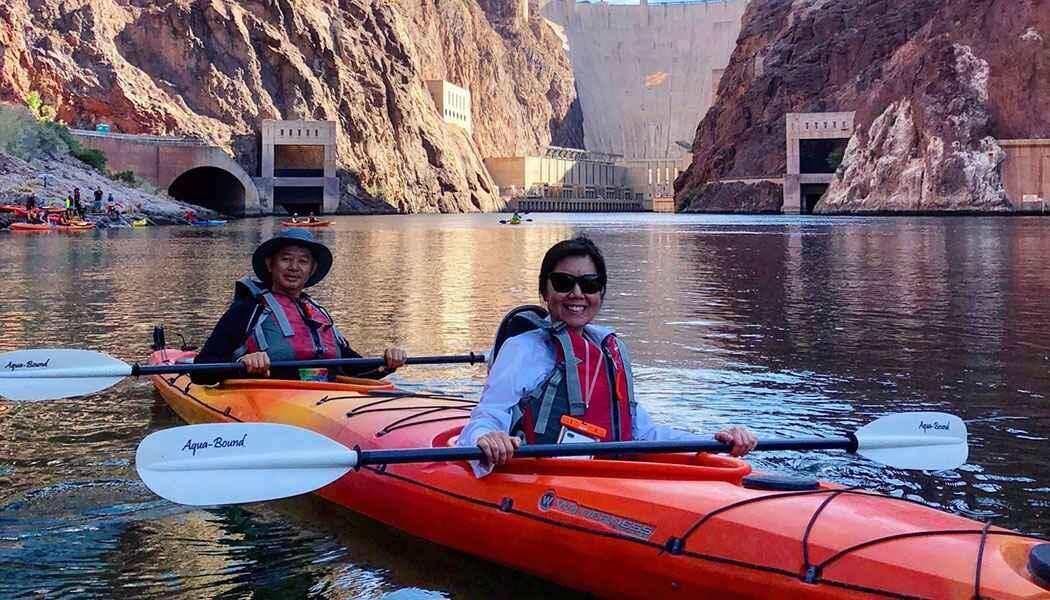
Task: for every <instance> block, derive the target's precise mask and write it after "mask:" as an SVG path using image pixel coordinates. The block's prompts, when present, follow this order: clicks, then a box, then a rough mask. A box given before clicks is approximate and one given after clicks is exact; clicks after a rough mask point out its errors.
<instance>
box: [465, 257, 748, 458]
mask: <svg viewBox="0 0 1050 600" xmlns="http://www.w3.org/2000/svg"><path fill="white" fill-rule="evenodd" d="M606 277H607V276H606V270H605V259H604V258H603V257H602V254H601V251H600V250H598V247H597V246H595V245H594V243H593V242H592V241H590V240H589V239H587V238H584V237H578V238H576V239H572V240H565V241H561V242H558V243H557V244H555V245H554V246H553V247H551V249H550V250H548V251H547V254H546V255H545V256H544V257H543V263H542V265H541V267H540V277H539V291H540V295H541V296H542V297H543V300H544V301H545V302H546V304H547V312H548V313H549V317H547V318H543V317H542V316H541V315H540V314H538V313H536V312H529V311H521V310H520V309H519V310H516V311H513V312H512V313H511V315H509V316H508V319H505V322H506V321H508V320H510V319H517V320H518V322H519V323H521V322H524V323H526V325H525V329H527V330H526V331H525V332H524V333H520V334H519V335H515V336H513V337H510V338H508V339H507V340H506V341H505V342H504V343H503V344H502V346H500V347H497V348H494V349H493V350H494V352H495V353H496V356H495V358H494V359H493V363H492V365H491V369H490V371H489V376H488V380H487V382H486V383H485V389H484V391H483V392H482V394H481V401H480V402H479V403H478V405H477V407H475V408H474V410H473V412H472V413H471V417H470V421H469V422H468V423H467V425H466V427H464V428H463V431H462V432H461V433H460V435H459V439H458V441H457V444H458V445H460V446H477V447H479V448H481V451H482V452H483V453H484V455H485V461H484V462H483V463H474V465H473V466H474V472H475V474H477V475H478V476H479V477H480V476H482V475H485V474H487V473H488V472H490V471H491V470H492V467H493V466H494V465H501V464H504V463H506V462H507V461H508V460H510V459H511V457H512V456H513V455H514V450H515V449H517V448H518V447H519V446H520V445H521V443H522V439H523V438H524V440H525V441H527V442H528V443H565V442H571V441H586V442H590V441H614V440H650V441H657V440H687V439H701V438H700V437H699V436H697V435H695V434H692V433H688V432H685V431H679V430H676V429H673V428H671V427H667V426H664V425H657V424H655V423H653V422H652V420H651V419H650V417H649V415H648V414H647V413H646V412H645V409H644V408H642V406H641V405H640V404H638V403H637V402H636V399H635V397H634V382H633V380H632V376H631V368H630V358H629V356H628V354H627V349H626V347H625V346H624V345H623V342H621V341H620V340H619V339H618V338H617V337H616V336H615V335H614V334H613V333H612V331H610V330H608V329H605V328H602V327H598V326H596V325H592V324H591V321H592V320H593V319H594V317H595V316H597V315H598V311H599V310H600V309H601V306H602V301H603V299H604V297H605V291H606V283H607V279H606ZM502 329H503V327H502V326H501V330H502ZM497 343H498V341H497ZM569 353H571V354H572V355H573V356H574V358H575V361H576V363H577V364H576V366H575V367H574V368H573V367H570V368H566V366H565V359H564V356H566V355H567V354H569ZM610 368H611V371H612V372H611V373H609V369H610ZM714 438H715V439H716V440H718V441H720V442H723V443H726V444H731V445H732V452H731V453H732V455H733V456H743V455H744V454H747V453H748V452H750V451H751V450H752V449H753V448H754V447H755V444H756V443H757V442H758V440H757V439H756V438H755V436H754V435H753V434H752V433H751V432H750V431H748V430H747V428H745V427H742V426H739V425H735V426H732V427H727V428H725V429H723V430H721V431H719V432H718V433H716V434H715V435H714Z"/></svg>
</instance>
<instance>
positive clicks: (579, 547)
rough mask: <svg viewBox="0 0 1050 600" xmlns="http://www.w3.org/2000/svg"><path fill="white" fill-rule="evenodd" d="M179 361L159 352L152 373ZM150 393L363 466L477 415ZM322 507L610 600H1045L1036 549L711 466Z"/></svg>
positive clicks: (383, 495) (370, 388)
mask: <svg viewBox="0 0 1050 600" xmlns="http://www.w3.org/2000/svg"><path fill="white" fill-rule="evenodd" d="M192 357H193V353H188V352H178V351H173V350H163V351H160V352H155V353H154V354H153V355H152V356H151V357H150V364H168V363H174V362H176V361H187V360H190V361H191V360H192ZM152 379H153V383H154V385H155V386H156V388H157V390H158V391H159V392H160V394H161V396H162V397H163V398H164V399H165V401H167V403H168V404H169V405H170V406H171V407H172V408H173V409H174V410H175V412H177V413H178V414H179V415H180V416H181V417H182V418H183V419H185V420H186V421H187V422H189V423H222V422H266V423H277V424H285V425H295V426H298V427H301V428H305V429H308V430H312V431H314V432H317V433H320V434H322V435H324V436H327V437H328V438H330V439H332V440H335V441H337V442H339V443H340V444H342V445H343V446H345V447H346V448H355V447H359V448H360V449H361V450H365V451H370V450H384V449H401V448H420V447H423V448H442V447H446V446H449V445H451V444H454V440H455V437H456V435H457V434H458V433H459V431H460V429H461V428H462V426H463V424H464V423H465V422H466V420H467V419H468V418H469V415H470V410H471V408H472V407H473V406H474V404H475V402H474V401H472V400H469V399H465V398H462V397H457V396H447V395H442V394H434V393H427V394H420V393H413V392H410V391H405V390H400V389H398V388H395V387H394V386H392V385H390V384H388V383H385V382H379V381H369V380H355V379H349V378H344V379H342V380H341V381H339V382H335V383H328V382H304V381H279V380H247V379H246V380H231V381H226V382H224V383H222V384H220V385H217V386H197V385H193V384H191V383H190V380H189V377H187V376H185V375H178V376H175V375H164V376H162V375H155V376H153V378H152ZM217 439H219V440H221V438H217ZM293 475H294V471H293V472H291V473H290V474H289V477H292V476H293ZM799 479H802V481H799ZM317 493H318V494H319V495H320V496H322V497H324V498H326V499H328V500H331V501H332V502H335V503H337V504H340V505H342V506H345V507H347V508H349V509H351V510H354V511H356V512H359V513H361V514H364V515H367V516H369V517H371V518H373V519H376V520H378V521H381V522H383V523H386V524H388V525H390V526H391V527H395V528H397V529H400V530H402V531H406V532H408V533H410V534H412V535H416V536H419V537H422V538H425V539H427V540H431V541H433V542H435V543H438V544H441V545H444V546H448V547H451V548H455V549H457V550H461V551H463V552H467V553H470V554H474V555H476V556H480V557H483V558H486V559H489V560H492V561H495V562H498V563H501V564H504V565H507V566H510V567H513V568H516V569H520V570H523V571H527V572H530V573H533V574H535V575H538V576H540V577H543V578H546V579H548V580H551V581H555V582H558V583H560V584H562V585H565V586H569V587H572V588H576V589H579V590H582V591H585V592H589V593H592V594H596V595H598V596H602V597H608V598H644V599H649V598H681V599H683V600H686V599H690V600H691V599H694V598H696V599H700V598H720V599H729V598H751V599H781V598H825V599H831V598H958V599H960V600H970V599H972V598H974V597H980V598H995V599H997V600H1020V599H1026V600H1034V599H1036V598H1043V599H1046V598H1050V584H1048V583H1047V582H1045V581H1044V582H1040V581H1039V580H1038V579H1037V578H1036V577H1035V576H1034V575H1033V574H1032V572H1030V570H1029V569H1030V568H1032V567H1031V565H1035V569H1036V570H1037V571H1039V570H1040V569H1042V568H1044V567H1043V565H1044V563H1043V562H1041V561H1042V558H1040V557H1041V556H1043V555H1044V554H1050V544H1045V543H1042V540H1039V539H1037V538H1033V537H1029V536H1025V535H1022V534H1019V533H1016V532H1013V531H1009V530H1006V529H1002V528H999V527H989V526H986V525H985V524H983V523H978V522H976V521H972V520H970V519H966V518H964V517H960V516H957V515H953V514H949V513H945V512H941V511H938V510H934V509H932V508H929V507H927V506H925V505H922V504H919V503H916V502H910V501H907V500H903V499H900V498H891V497H888V496H883V495H880V494H877V493H874V492H868V491H864V490H859V489H852V488H843V487H841V486H837V485H834V484H830V483H826V482H818V481H817V480H815V479H813V480H809V479H806V478H784V477H777V476H773V475H772V474H768V473H767V474H757V473H752V471H751V466H750V465H749V464H748V463H747V462H744V461H742V460H738V459H733V458H729V457H724V456H717V455H710V454H646V455H640V456H635V457H621V458H620V459H617V460H599V459H592V460H569V459H559V458H539V459H515V460H513V461H511V463H510V464H508V465H506V466H504V467H500V468H499V469H497V470H496V472H495V473H493V474H491V475H489V476H487V477H485V478H483V479H478V478H475V477H474V475H473V473H472V472H471V471H470V469H469V467H468V465H467V463H465V462H423V463H405V464H386V465H379V466H364V467H361V468H360V469H359V470H356V471H354V470H351V471H349V472H348V473H346V474H345V475H342V476H341V477H339V478H338V479H336V480H335V481H334V482H332V483H330V484H328V485H326V486H324V487H322V488H320V489H319V490H317ZM1046 568H1048V569H1050V566H1047V567H1046ZM1040 572H1041V571H1040Z"/></svg>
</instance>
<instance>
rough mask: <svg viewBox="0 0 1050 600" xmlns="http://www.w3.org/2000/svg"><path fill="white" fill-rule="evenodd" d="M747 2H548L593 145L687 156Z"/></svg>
mask: <svg viewBox="0 0 1050 600" xmlns="http://www.w3.org/2000/svg"><path fill="white" fill-rule="evenodd" d="M746 7H747V0H711V1H703V0H700V1H694V2H682V3H660V4H650V3H648V2H647V1H646V0H641V4H608V3H605V2H599V3H588V2H579V3H578V2H576V0H552V1H551V2H549V3H547V4H545V5H543V6H542V8H541V9H540V11H541V14H542V15H543V17H544V18H546V19H547V20H548V21H549V22H550V23H551V24H552V25H553V26H554V28H555V30H557V31H558V32H559V33H560V34H561V36H562V39H563V40H564V41H565V44H566V46H567V48H568V53H569V58H570V60H571V61H572V65H573V71H574V73H575V76H576V86H577V93H578V94H579V98H580V107H581V108H582V110H583V130H584V144H585V146H586V148H587V150H588V151H591V152H602V153H609V154H619V155H622V156H623V157H624V158H625V159H628V160H630V159H649V160H652V159H665V158H678V157H683V156H684V155H686V154H687V153H688V152H689V147H690V146H691V145H692V142H693V138H694V136H695V134H696V127H697V125H698V124H699V123H700V121H701V119H703V117H704V115H705V114H706V113H707V109H708V108H710V107H711V104H712V102H713V101H714V97H715V93H716V92H717V90H718V82H719V80H720V79H721V77H722V72H723V71H724V70H725V67H726V65H728V64H729V57H730V55H731V54H732V52H733V49H734V48H735V46H736V40H737V36H738V35H739V33H740V22H741V18H742V16H743V14H744V9H745V8H746ZM683 144H684V145H685V147H684V148H683V147H682V145H683Z"/></svg>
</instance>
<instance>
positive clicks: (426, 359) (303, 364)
mask: <svg viewBox="0 0 1050 600" xmlns="http://www.w3.org/2000/svg"><path fill="white" fill-rule="evenodd" d="M483 362H485V355H484V354H482V353H477V354H475V353H474V352H471V353H470V354H460V355H455V356H417V357H414V358H409V359H408V360H406V361H405V364H406V365H440V364H446V363H470V364H474V363H483ZM385 364H386V359H383V358H319V359H317V360H279V361H276V362H272V363H270V368H271V369H280V368H282V367H287V368H293V369H320V368H325V367H345V366H355V367H381V366H383V365H385ZM197 371H244V363H239V362H232V363H204V364H199V365H197V364H193V363H185V364H174V365H146V366H141V365H138V364H134V365H132V366H131V374H132V375H165V374H168V373H193V372H197Z"/></svg>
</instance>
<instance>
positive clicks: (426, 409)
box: [346, 393, 478, 437]
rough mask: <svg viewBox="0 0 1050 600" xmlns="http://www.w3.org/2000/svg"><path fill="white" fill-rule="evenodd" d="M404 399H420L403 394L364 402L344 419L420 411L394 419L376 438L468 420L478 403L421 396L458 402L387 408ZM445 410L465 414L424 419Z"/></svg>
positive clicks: (377, 433)
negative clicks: (423, 427) (416, 428)
mask: <svg viewBox="0 0 1050 600" xmlns="http://www.w3.org/2000/svg"><path fill="white" fill-rule="evenodd" d="M406 398H412V399H415V398H420V396H416V395H413V394H410V393H409V394H404V395H401V396H394V397H386V398H382V399H379V400H374V401H372V402H366V403H365V404H362V405H360V406H356V407H354V408H353V409H352V410H350V411H349V412H347V413H346V418H347V419H352V418H354V417H357V416H361V415H366V414H369V413H377V412H393V411H405V410H418V411H422V412H417V413H412V414H410V415H408V416H405V417H402V418H400V419H396V420H394V421H393V422H391V423H388V424H387V425H385V426H384V427H383V428H382V429H379V430H378V431H376V433H375V436H376V437H383V436H384V435H387V434H388V433H391V432H394V431H397V430H399V429H405V428H407V427H413V426H416V425H426V424H428V423H443V422H445V421H457V420H459V419H469V418H470V411H471V410H473V408H474V406H476V405H477V403H478V401H477V400H471V399H469V398H457V397H455V396H451V397H441V396H436V395H433V394H430V395H427V396H423V398H427V399H433V400H444V401H448V402H458V403H459V404H455V405H440V404H438V405H426V406H389V405H391V404H392V403H395V402H396V401H398V400H404V399H406ZM357 399H358V400H360V399H361V398H360V396H358V397H357ZM464 404H466V405H467V406H464ZM384 405H387V406H384ZM446 410H451V411H466V413H467V414H457V415H452V416H443V417H438V418H435V419H427V418H426V417H429V416H431V415H436V414H438V413H442V412H444V411H446Z"/></svg>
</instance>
